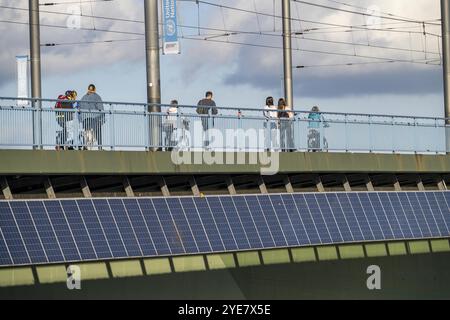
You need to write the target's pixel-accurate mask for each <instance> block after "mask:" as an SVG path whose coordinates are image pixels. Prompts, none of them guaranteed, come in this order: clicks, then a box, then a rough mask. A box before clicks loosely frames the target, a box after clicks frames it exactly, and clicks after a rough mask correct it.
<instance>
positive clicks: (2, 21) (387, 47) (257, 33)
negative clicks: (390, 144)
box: [0, 20, 440, 55]
mask: <svg viewBox="0 0 450 320" xmlns="http://www.w3.org/2000/svg"><path fill="white" fill-rule="evenodd" d="M0 23H12V24H22V25H28V23H27V22H18V21H6V20H0ZM41 26H42V27H49V28H60V29H66V26H60V25H48V24H41ZM180 27H183V28H192V29H195V28H197V27H196V26H180ZM202 29H204V30H209V31H223V32H225V33H223V34H219V35H215V36H214V37H215V38H217V37H224V36H227V37H229V36H232V35H238V34H247V35H248V34H251V35H265V36H273V37H281V35H275V34H268V33H259V32H256V31H255V32H251V31H227V30H223V29H220V28H207V27H202ZM80 30H83V31H96V32H105V33H113V34H124V35H138V36H143V35H144V33H140V32H130V31H120V30H105V29H99V28H97V29H92V28H83V27H82V28H80ZM191 37H192V36H191ZM212 38H213V36H210V37H208V36H205V39H204V40H210V39H212ZM293 38H297V37H293ZM299 39H300V40H306V41H315V42H323V43H333V44H342V45H357V46H363V47H370V48H379V49H387V50H397V51H410V50H409V49H406V48H398V47H389V46H378V45H370V46H367V45H366V44H358V43H350V42H344V41H333V40H323V39H315V38H309V37H302V38H299ZM103 42H104V41H98V42H91V43H103ZM107 42H110V40H107ZM227 42H228V41H227ZM242 44H244V43H242ZM294 49H295V48H294ZM302 50H304V49H302ZM300 51H301V50H300ZM413 51H414V52H420V53H423V50H422V51H421V50H413ZM429 53H430V54H435V55H439V54H440V53H438V52H429Z"/></svg>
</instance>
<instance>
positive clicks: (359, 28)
mask: <svg viewBox="0 0 450 320" xmlns="http://www.w3.org/2000/svg"><path fill="white" fill-rule="evenodd" d="M194 1H197V0H194ZM198 3H199V4H200V3H203V4H208V5H214V6H216V7H219V8H225V9H230V10H237V11H243V12H246V13H251V14H255V13H256V12H255V11H252V10H247V9H240V8H236V7H230V6H224V5H218V4H213V3H209V2H205V1H200V0H198ZM0 8H3V9H10V10H19V11H26V12H28V11H29V9H28V8H20V7H12V6H5V5H0ZM40 13H41V14H55V15H63V16H72V15H73V14H71V13H65V12H55V11H46V10H40ZM258 14H259V15H263V16H272V14H267V13H258ZM82 16H83V17H84V18H96V19H103V20H109V21H117V22H129V23H140V24H144V23H145V22H144V21H143V20H137V19H127V18H118V17H105V16H97V15H96V16H94V15H86V14H83V15H82ZM275 17H276V18H280V19H281V18H282V17H281V16H279V15H275ZM291 20H293V21H300V22H305V23H311V24H318V25H325V26H328V28H317V27H315V28H308V29H305V30H302V31H301V32H308V33H310V32H311V31H319V30H325V29H326V30H329V29H332V28H346V29H347V30H342V31H334V32H350V31H351V32H356V31H377V32H400V33H408V32H412V33H415V34H423V32H422V31H406V30H397V29H401V28H400V27H399V28H382V29H376V28H373V26H370V27H369V26H368V25H359V26H358V25H357V26H352V25H344V24H336V23H327V22H318V21H311V20H305V19H295V18H291ZM402 23H406V22H402ZM409 23H411V22H409ZM408 28H411V27H408ZM198 29H199V30H201V29H204V28H203V27H201V26H200V18H199V20H198ZM314 33H318V32H314ZM327 33H328V32H327ZM330 33H332V32H330ZM427 34H429V35H432V36H439V37H440V35H437V34H434V33H427ZM199 35H200V33H199Z"/></svg>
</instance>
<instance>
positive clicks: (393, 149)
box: [391, 117, 395, 153]
mask: <svg viewBox="0 0 450 320" xmlns="http://www.w3.org/2000/svg"><path fill="white" fill-rule="evenodd" d="M391 126H392V153H395V118H394V117H392V124H391Z"/></svg>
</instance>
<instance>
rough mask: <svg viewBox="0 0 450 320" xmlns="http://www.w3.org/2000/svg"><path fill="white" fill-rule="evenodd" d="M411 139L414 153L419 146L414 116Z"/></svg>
mask: <svg viewBox="0 0 450 320" xmlns="http://www.w3.org/2000/svg"><path fill="white" fill-rule="evenodd" d="M413 121H414V122H413V132H414V133H413V139H414V153H415V154H417V152H418V150H417V149H419V147H418V146H417V130H418V126H417V119H416V117H414V118H413Z"/></svg>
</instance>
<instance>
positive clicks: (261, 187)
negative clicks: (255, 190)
mask: <svg viewBox="0 0 450 320" xmlns="http://www.w3.org/2000/svg"><path fill="white" fill-rule="evenodd" d="M256 180H257V181H256V183H257V184H258V187H259V191H261V193H262V194H268V193H269V191H267V186H266V183H265V182H264V178H263V177H262V176H258V178H257V179H256Z"/></svg>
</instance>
